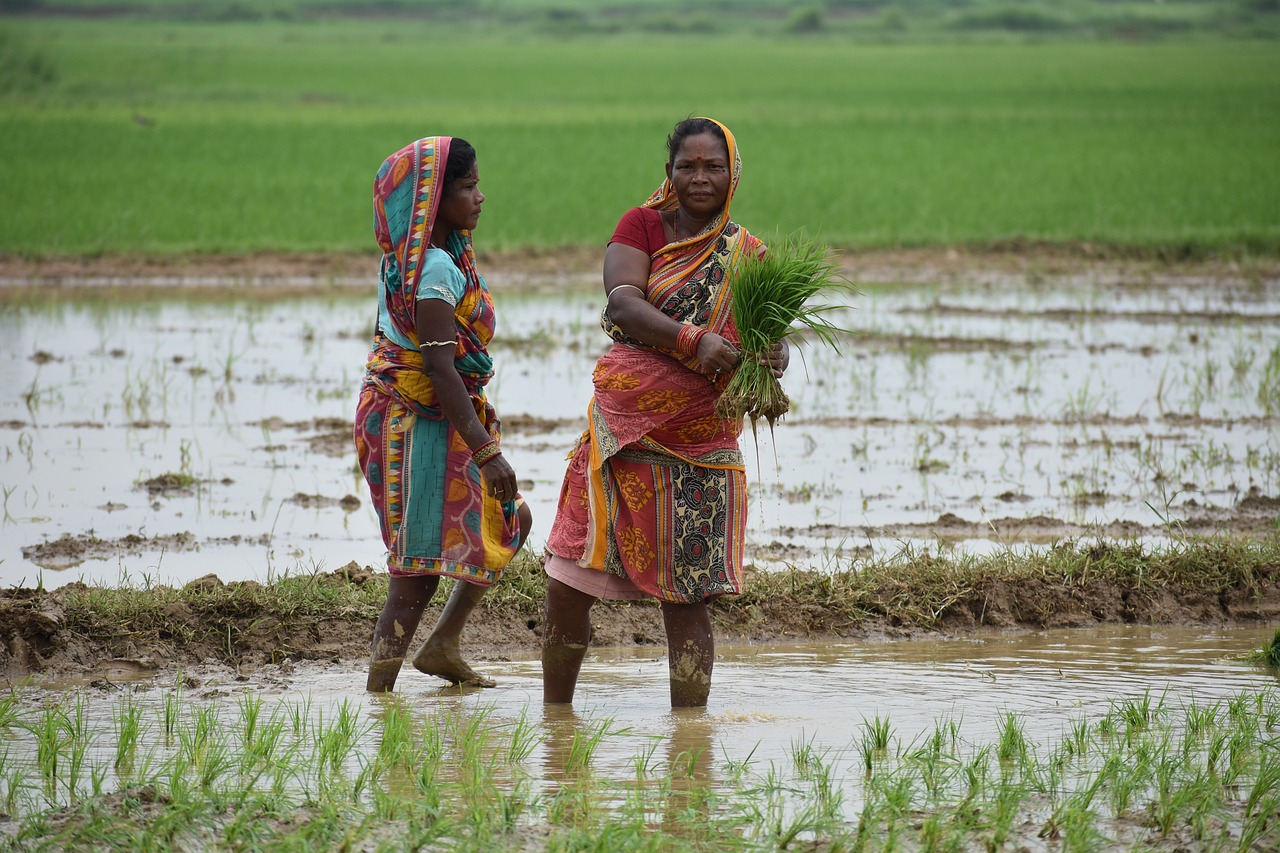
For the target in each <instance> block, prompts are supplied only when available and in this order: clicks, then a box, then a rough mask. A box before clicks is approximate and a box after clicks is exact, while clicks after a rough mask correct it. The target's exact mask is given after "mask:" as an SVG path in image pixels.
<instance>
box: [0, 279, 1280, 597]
mask: <svg viewBox="0 0 1280 853" xmlns="http://www.w3.org/2000/svg"><path fill="white" fill-rule="evenodd" d="M493 284H494V291H495V298H496V299H497V301H498V308H499V316H500V327H499V334H498V338H497V342H496V343H495V345H494V347H493V351H494V355H495V359H496V361H497V364H498V375H497V377H496V378H495V380H494V382H493V384H492V385H491V386H490V396H491V398H492V400H493V401H494V403H495V405H496V406H497V407H498V410H499V412H500V413H501V415H502V417H503V419H504V421H505V422H506V424H507V427H506V437H505V442H504V444H505V446H506V448H507V450H508V455H509V457H510V459H511V460H512V462H513V464H514V465H515V467H516V470H517V473H518V474H519V476H520V478H521V481H522V488H523V492H524V494H525V496H526V498H527V500H528V501H529V503H530V504H531V507H532V509H533V512H534V517H535V530H534V533H533V536H532V537H531V544H532V545H533V546H534V547H538V546H540V545H541V543H542V541H544V540H543V537H544V536H545V531H546V530H547V529H548V527H549V526H550V522H551V519H552V516H553V513H554V501H555V498H556V496H557V494H558V488H559V481H560V477H561V475H562V473H563V470H564V456H565V453H566V452H567V451H568V449H569V448H570V447H571V446H572V444H573V442H574V439H575V438H576V437H577V435H578V434H579V432H580V431H581V429H582V427H583V425H584V421H583V413H584V412H585V407H586V402H587V398H588V396H589V393H590V372H591V365H592V362H593V360H594V359H595V358H596V357H597V356H598V355H599V353H600V352H601V351H602V350H603V348H604V346H605V344H606V341H605V340H604V337H603V335H602V333H601V332H600V331H599V327H598V324H597V318H598V313H599V310H600V307H601V300H600V298H599V296H598V295H597V294H596V293H595V292H594V291H593V290H592V289H590V288H589V287H586V286H584V285H583V284H582V283H581V282H575V283H573V284H572V285H571V286H569V287H567V288H566V289H565V291H564V292H559V293H548V292H545V290H543V291H539V292H527V291H526V292H521V291H520V290H519V289H518V287H517V286H516V285H515V284H514V283H513V282H510V281H507V282H504V281H502V280H501V278H500V277H499V278H497V279H496V280H495V281H494V282H493ZM862 289H863V291H864V292H863V294H862V295H861V296H859V297H857V298H856V299H854V300H853V303H852V304H853V306H854V307H853V308H852V309H851V310H849V311H847V312H844V313H843V315H842V316H839V317H837V318H835V319H836V320H837V322H840V323H842V324H845V325H847V326H848V327H849V328H850V329H852V330H853V331H854V332H855V333H856V334H855V335H853V336H851V337H849V338H848V339H846V340H844V341H843V342H842V345H841V351H840V353H839V354H836V353H833V352H831V351H829V350H825V349H814V348H812V347H808V346H806V347H802V348H801V349H800V350H799V351H798V352H797V357H796V359H795V362H794V366H793V368H792V370H791V372H790V373H789V375H788V377H787V379H786V382H785V385H786V388H787V391H788V393H789V394H790V395H791V398H792V402H793V408H792V412H791V414H790V415H788V417H787V418H786V419H785V420H784V421H783V422H782V423H781V424H779V425H778V427H777V428H776V430H775V431H774V432H773V434H772V435H771V434H770V433H769V431H768V430H766V429H763V428H762V430H761V432H760V434H759V437H758V440H759V443H758V446H757V445H756V444H755V443H754V442H753V440H752V439H751V437H750V433H748V435H747V437H745V438H744V450H745V452H746V454H747V457H748V469H749V472H750V479H751V482H752V488H753V496H752V513H753V515H752V521H751V525H750V530H751V536H750V540H749V557H750V558H753V559H755V560H757V561H759V562H761V563H762V564H778V563H785V562H800V563H804V564H816V565H834V564H836V562H837V561H838V559H839V558H841V557H843V556H847V555H848V554H850V553H852V552H854V551H858V550H862V551H864V552H865V550H866V549H870V550H871V551H873V552H876V553H884V552H893V551H896V550H898V549H900V548H902V547H904V546H912V547H923V546H930V547H960V548H963V549H967V550H975V551H981V550H989V549H992V548H1000V547H1006V546H1011V545H1012V546H1016V545H1020V544H1023V543H1033V544H1034V543H1044V542H1048V541H1052V540H1054V539H1058V538H1062V537H1064V536H1088V535H1094V534H1096V535H1105V536H1125V537H1136V538H1140V539H1144V540H1150V541H1158V540H1160V539H1162V538H1165V537H1166V535H1167V533H1168V530H1169V527H1168V526H1167V525H1168V524H1169V523H1174V522H1179V521H1182V522H1188V523H1190V524H1191V525H1192V527H1193V528H1194V529H1196V530H1197V531H1206V530H1212V529H1214V528H1215V527H1218V526H1220V527H1223V528H1232V527H1239V526H1240V522H1239V519H1237V518H1235V517H1234V516H1233V513H1234V511H1235V507H1236V506H1237V503H1238V502H1239V501H1240V499H1241V498H1243V497H1245V496H1246V495H1249V494H1250V493H1251V490H1253V491H1252V493H1253V494H1258V495H1262V496H1264V497H1265V496H1276V495H1277V493H1278V492H1280V430H1277V428H1276V427H1277V424H1278V423H1280V417H1278V415H1280V339H1278V338H1277V337H1276V333H1275V330H1276V328H1277V326H1278V323H1280V282H1277V281H1256V280H1253V281H1250V280H1245V279H1241V280H1237V281H1233V280H1229V279H1228V280H1215V281H1212V282H1205V281H1198V280H1191V279H1176V280H1175V279H1170V280H1155V279H1145V280H1140V281H1132V282H1128V281H1106V282H1102V281H1089V280H1081V279H1074V280H1072V279H1055V280H1044V279H1039V278H1036V277H1034V276H1024V277H1003V278H994V277H985V278H984V277H979V276H974V277H973V278H971V279H969V280H950V279H948V280H943V281H938V282H926V283H915V284H899V285H885V284H875V285H871V284H868V285H865V286H863V288H862ZM351 293H352V290H351V289H350V288H342V289H337V290H327V291H324V292H323V294H322V295H317V296H315V297H311V298H291V299H283V300H275V301H260V300H258V301H255V300H249V299H244V298H237V297H229V298H226V299H224V300H221V301H218V300H211V299H201V298H193V294H192V293H191V292H190V290H187V291H183V290H182V289H178V288H172V289H167V290H166V291H165V293H164V294H163V295H159V294H158V295H157V296H155V297H154V298H145V299H136V300H133V301H126V302H112V301H110V300H109V299H107V298H103V299H96V298H77V299H75V300H67V301H66V302H63V303H60V304H57V305H53V306H41V307H22V306H14V305H9V306H6V307H5V309H4V313H3V314H0V488H2V489H3V499H4V502H3V515H2V517H0V583H3V584H5V585H10V586H12V585H26V586H32V585H35V584H36V583H37V582H39V583H43V584H44V585H45V586H46V587H53V586H58V585H61V584H63V583H66V582H68V581H72V580H79V579H84V580H89V581H94V582H101V583H106V584H117V583H121V582H129V583H154V582H165V583H182V582H184V581H186V580H189V579H192V578H194V577H198V576H200V575H204V574H206V573H209V572H214V573H216V574H218V575H219V576H220V577H221V578H223V580H227V581H230V580H241V579H259V580H261V579H266V578H268V577H270V576H273V575H277V576H278V575H280V574H282V573H285V572H293V573H297V572H308V571H312V570H315V569H332V568H336V567H338V566H341V565H344V564H345V563H347V562H348V561H350V560H357V561H359V562H360V563H362V564H375V565H376V564H378V563H379V562H380V561H381V553H380V551H381V549H380V546H379V540H378V534H377V528H376V521H375V516H374V513H373V510H372V508H371V507H370V506H369V504H368V501H367V499H366V496H365V491H364V484H363V482H362V480H361V479H360V477H359V474H358V472H357V470H356V468H355V458H354V452H353V449H352V446H351V441H350V437H349V429H350V428H349V421H350V416H351V412H352V410H353V408H354V400H355V393H356V388H357V385H358V383H359V379H360V375H361V372H362V370H363V363H364V357H365V353H366V351H367V347H368V340H369V328H370V322H371V315H372V308H371V306H370V300H369V299H367V298H366V297H365V296H364V295H363V294H361V295H359V296H353V295H351ZM165 474H177V475H182V476H185V477H189V478H192V479H194V481H195V482H194V484H193V485H192V486H191V487H190V488H188V489H186V490H174V489H161V488H159V486H158V485H157V486H156V487H155V488H154V489H152V490H149V489H148V488H147V486H146V485H145V484H146V482H147V481H149V480H151V479H152V478H155V477H158V476H161V475H165ZM344 498H348V500H347V501H343V499H344ZM352 499H354V500H352ZM1272 516H1273V518H1272V519H1271V520H1270V524H1271V526H1272V527H1274V524H1275V521H1274V512H1273V513H1272ZM1250 523H1252V524H1254V527H1256V519H1255V520H1254V522H1250ZM1266 523H1267V522H1266V521H1265V520H1264V522H1263V524H1264V525H1265V524H1266ZM1255 532H1256V530H1255ZM63 537H71V539H70V540H68V541H66V542H60V543H59V545H58V547H52V548H50V547H48V544H49V543H54V542H58V540H61V539H62V538H63ZM126 537H128V538H126Z"/></svg>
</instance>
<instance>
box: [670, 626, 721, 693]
mask: <svg viewBox="0 0 1280 853" xmlns="http://www.w3.org/2000/svg"><path fill="white" fill-rule="evenodd" d="M662 621H663V623H664V624H665V625H666V628H667V660H668V663H667V665H668V667H669V669H670V672H671V707H673V708H700V707H702V706H704V705H706V704H707V696H708V695H710V693H711V667H712V665H713V664H714V663H715V659H716V641H715V637H714V635H713V634H712V632H711V611H710V609H709V608H708V607H707V605H706V604H703V603H699V604H672V603H670V602H665V601H664V602H663V603H662Z"/></svg>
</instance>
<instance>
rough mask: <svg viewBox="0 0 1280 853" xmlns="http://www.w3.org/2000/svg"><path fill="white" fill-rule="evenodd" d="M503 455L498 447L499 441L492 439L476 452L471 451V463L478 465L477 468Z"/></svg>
mask: <svg viewBox="0 0 1280 853" xmlns="http://www.w3.org/2000/svg"><path fill="white" fill-rule="evenodd" d="M501 453H502V449H501V448H499V447H498V440H497V439H496V438H491V439H489V440H488V441H486V442H485V443H484V444H482V445H480V446H479V447H477V448H476V449H475V450H473V451H471V461H472V462H474V463H475V464H476V467H479V466H481V465H484V463H486V462H492V461H493V459H494V457H496V456H498V455H500V454H501Z"/></svg>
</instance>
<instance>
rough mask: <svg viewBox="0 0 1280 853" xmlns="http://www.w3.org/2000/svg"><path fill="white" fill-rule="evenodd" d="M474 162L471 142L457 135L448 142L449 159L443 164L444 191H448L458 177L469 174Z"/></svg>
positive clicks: (474, 150)
mask: <svg viewBox="0 0 1280 853" xmlns="http://www.w3.org/2000/svg"><path fill="white" fill-rule="evenodd" d="M475 164H476V149H474V148H472V147H471V143H470V142H468V141H467V140H465V139H461V138H459V137H457V136H455V137H454V138H453V140H452V141H451V142H450V143H449V159H448V161H447V162H446V163H445V165H444V191H445V192H449V190H451V189H453V185H454V184H455V183H457V181H458V179H459V178H465V177H466V176H467V175H469V174H471V167H472V166H474V165H475Z"/></svg>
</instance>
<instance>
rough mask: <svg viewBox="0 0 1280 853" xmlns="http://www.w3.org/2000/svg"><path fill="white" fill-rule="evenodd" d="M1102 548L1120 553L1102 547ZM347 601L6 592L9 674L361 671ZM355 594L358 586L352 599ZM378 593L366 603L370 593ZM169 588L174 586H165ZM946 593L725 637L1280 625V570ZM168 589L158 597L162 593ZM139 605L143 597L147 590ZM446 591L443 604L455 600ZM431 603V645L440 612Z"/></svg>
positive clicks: (765, 620)
mask: <svg viewBox="0 0 1280 853" xmlns="http://www.w3.org/2000/svg"><path fill="white" fill-rule="evenodd" d="M1097 547H1098V548H1100V549H1103V548H1107V547H1110V546H1107V545H1104V544H1099V545H1098V546H1097ZM314 580H315V581H316V583H317V585H318V586H319V588H320V589H321V593H320V595H321V596H323V590H324V589H325V588H328V589H329V590H330V591H331V592H332V593H333V594H334V598H335V600H338V601H342V602H347V603H346V604H341V605H335V606H334V607H333V608H332V609H331V611H330V612H323V613H315V612H298V611H297V609H289V608H286V607H283V606H281V605H273V604H271V603H270V600H269V599H268V598H267V597H265V596H261V595H258V594H257V593H258V592H260V591H261V589H262V588H261V586H260V585H259V584H257V583H256V582H255V581H236V582H232V583H231V584H224V583H223V582H222V581H221V580H220V579H219V578H218V577H217V576H216V575H208V576H206V577H203V578H200V579H197V580H195V581H192V582H190V583H189V584H187V585H186V586H185V587H184V588H182V589H181V590H180V591H175V592H176V593H177V594H174V595H169V596H167V597H165V600H167V603H163V604H158V605H156V606H154V607H150V608H147V609H146V610H145V611H144V612H131V613H128V614H126V615H124V616H115V615H112V616H108V615H104V614H108V613H112V611H110V610H102V609H98V610H95V609H93V608H88V607H86V606H85V603H84V602H85V599H86V596H87V592H88V591H87V589H86V588H85V587H84V586H83V585H82V584H79V583H73V584H68V585H66V586H63V587H59V588H57V589H53V590H33V589H8V590H3V591H0V626H2V627H0V677H3V678H4V679H6V680H9V681H11V682H12V681H16V680H18V679H21V678H23V677H25V676H28V675H33V674H35V675H44V676H48V675H69V674H80V675H83V676H86V677H88V678H89V679H90V680H92V679H94V678H104V679H108V680H110V678H111V677H112V673H119V672H138V671H146V670H159V669H170V668H174V667H179V666H181V667H183V668H184V670H185V669H190V668H192V667H199V666H203V665H224V666H226V665H230V666H234V667H237V668H238V669H239V670H240V671H241V672H249V671H253V670H256V669H258V668H261V667H263V666H269V665H278V664H281V663H285V662H302V661H313V662H332V663H337V662H351V661H360V660H363V659H365V658H367V655H368V647H369V640H370V638H371V636H372V633H373V626H374V622H375V620H376V618H377V611H378V608H379V604H380V602H381V594H382V590H384V589H385V581H384V577H383V575H382V573H381V572H378V571H375V570H374V569H373V568H372V567H368V566H361V565H359V564H357V563H354V562H353V563H350V564H348V565H347V566H344V567H343V568H341V569H338V570H336V571H333V572H330V573H326V574H321V575H317V576H316V577H315V578H314ZM343 587H348V589H343ZM355 588H365V589H366V591H367V592H369V593H370V595H369V596H367V597H366V598H364V599H363V603H362V604H356V605H352V604H351V603H350V602H353V601H360V597H359V594H358V592H359V590H358V589H355ZM161 592H164V590H161ZM937 592H938V591H937V590H911V589H905V588H897V585H895V584H892V583H887V584H885V586H884V588H882V589H879V590H877V591H876V592H875V594H874V595H873V597H872V599H871V600H870V601H867V602H860V604H859V607H858V609H857V611H856V612H852V613H851V612H850V610H849V608H848V607H846V606H843V605H844V604H845V603H844V602H822V601H820V600H815V599H814V598H813V597H812V596H806V595H798V596H796V597H795V598H789V597H787V596H785V595H781V596H780V595H778V594H776V593H775V594H773V595H771V596H768V597H766V596H762V595H760V594H753V592H752V589H751V584H750V580H748V586H747V592H746V594H744V595H743V596H741V597H732V598H725V599H721V600H720V601H719V602H717V603H716V604H715V606H714V610H713V619H714V621H715V623H716V632H717V638H718V640H719V641H720V642H724V643H769V644H776V643H785V642H788V641H813V640H828V641H835V640H848V639H890V638H908V637H919V636H923V635H926V634H936V635H942V636H960V635H966V634H971V633H973V632H984V631H1010V630H1014V631H1017V630H1038V629H1045V628H1067V627H1072V628H1086V627H1090V626H1100V625H1122V624H1137V625H1205V626H1233V625H1234V626H1240V625H1261V626H1264V627H1267V626H1270V625H1275V624H1280V565H1268V566H1264V567H1263V568H1262V570H1261V571H1258V572H1255V573H1254V574H1253V575H1252V576H1251V577H1248V578H1243V579H1241V580H1239V581H1237V582H1235V583H1234V585H1229V586H1226V587H1223V588H1208V589H1206V588H1205V586H1204V585H1203V584H1198V583H1195V582H1194V579H1189V581H1188V582H1187V583H1179V582H1176V581H1169V580H1167V579H1166V580H1162V581H1160V582H1158V583H1152V582H1149V581H1146V580H1144V579H1143V578H1142V577H1140V576H1139V577H1135V578H1134V579H1132V580H1124V581H1117V580H1113V579H1097V580H1094V579H1087V578H1086V579H1083V580H1082V579H1080V578H1074V579H1066V580H1060V579H1055V578H1053V577H1049V576H1045V577H1040V578H1035V579H1030V580H1028V579H1026V578H1019V579H1013V578H1001V577H998V576H987V577H982V578H978V579H977V580H976V582H974V583H972V584H970V585H968V586H967V587H965V588H963V589H962V590H960V591H958V592H957V593H956V594H954V595H952V596H951V597H950V599H949V600H947V601H946V602H945V603H944V604H943V605H942V606H941V607H937V606H936V605H934V604H929V606H930V607H933V608H934V611H933V612H932V614H931V616H929V617H928V618H909V617H906V616H904V614H910V613H911V612H912V611H913V610H915V609H917V608H913V607H912V606H911V601H912V598H913V596H919V598H920V600H921V603H922V605H923V603H924V602H926V601H930V600H932V601H936V599H937V596H936V593H937ZM154 593H155V591H154V590H153V591H149V592H148V593H147V594H148V595H152V594H154ZM139 595H142V593H141V592H139ZM443 598H444V597H443V596H440V595H438V596H437V598H436V602H437V603H439V602H441V601H443ZM438 614H439V610H438V608H437V607H434V606H433V607H429V608H428V610H427V612H426V614H425V616H424V618H423V622H422V625H423V627H421V628H420V629H419V641H420V640H421V639H422V638H423V637H425V634H426V632H427V630H428V629H429V626H430V625H431V624H433V623H434V620H435V618H436V617H437V616H438ZM542 627H543V625H542V613H541V600H540V596H538V595H537V594H533V595H530V596H528V597H527V598H526V599H525V600H522V601H519V602H517V603H510V602H509V601H505V602H502V603H498V604H493V603H490V602H484V603H482V604H481V606H480V607H479V608H478V609H477V611H476V612H475V614H474V615H473V616H472V618H471V620H470V622H469V624H468V627H467V630H466V634H465V636H464V641H465V645H466V648H465V652H466V654H467V655H468V657H469V658H470V659H472V660H474V661H486V662H493V661H502V660H509V659H511V658H512V657H513V656H521V657H527V656H529V655H536V654H537V652H538V649H539V648H540V644H541V636H542ZM592 627H593V631H594V635H595V636H594V639H593V645H595V646H597V647H627V646H631V647H634V646H654V647H657V648H661V647H662V646H664V645H665V635H664V633H663V627H662V618H661V613H660V611H659V609H658V607H657V606H656V605H655V604H653V603H652V602H603V601H602V602H599V603H598V604H597V605H596V607H595V608H594V609H593V611H592Z"/></svg>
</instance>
